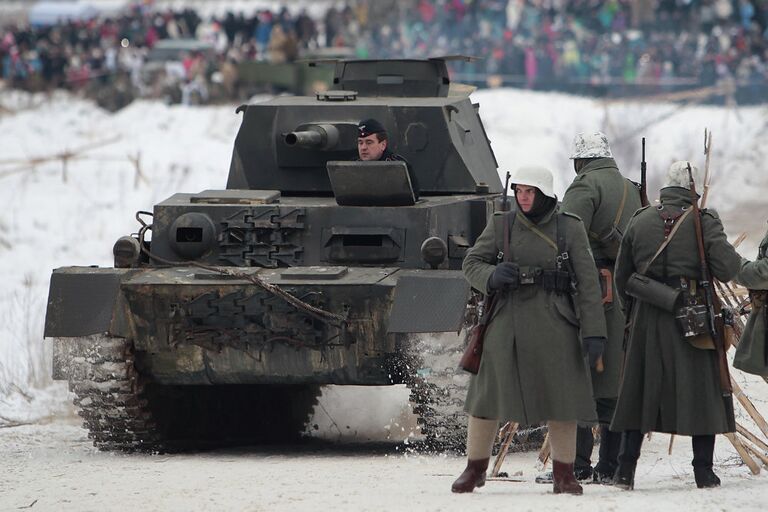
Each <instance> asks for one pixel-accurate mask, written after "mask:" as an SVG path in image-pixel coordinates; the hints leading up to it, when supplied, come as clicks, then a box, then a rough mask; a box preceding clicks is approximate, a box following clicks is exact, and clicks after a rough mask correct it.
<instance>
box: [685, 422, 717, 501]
mask: <svg viewBox="0 0 768 512" xmlns="http://www.w3.org/2000/svg"><path fill="white" fill-rule="evenodd" d="M691 445H692V446H693V461H692V462H691V464H692V465H693V476H694V478H695V479H696V487H698V488H699V489H706V488H710V487H719V486H720V478H718V477H717V475H716V474H715V472H714V471H712V465H713V464H712V456H713V454H714V452H715V436H714V435H705V436H692V437H691Z"/></svg>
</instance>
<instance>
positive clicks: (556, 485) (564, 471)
mask: <svg viewBox="0 0 768 512" xmlns="http://www.w3.org/2000/svg"><path fill="white" fill-rule="evenodd" d="M552 479H553V482H552V491H553V492H554V493H555V494H583V493H584V489H582V488H581V486H580V485H579V482H577V481H576V477H575V476H574V475H573V463H571V462H559V461H556V460H553V461H552Z"/></svg>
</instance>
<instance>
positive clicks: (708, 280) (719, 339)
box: [688, 162, 733, 396]
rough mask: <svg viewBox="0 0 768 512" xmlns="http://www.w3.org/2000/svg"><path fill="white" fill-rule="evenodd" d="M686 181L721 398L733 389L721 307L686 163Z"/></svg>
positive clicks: (694, 192)
mask: <svg viewBox="0 0 768 512" xmlns="http://www.w3.org/2000/svg"><path fill="white" fill-rule="evenodd" d="M688 180H689V183H690V189H691V203H692V208H693V212H692V213H693V222H694V226H695V227H696V242H697V243H698V248H699V266H700V267H701V281H699V286H700V287H701V289H702V290H704V304H705V306H706V308H707V317H708V318H707V323H708V327H709V334H710V336H712V341H713V342H714V344H715V351H716V352H717V362H718V365H717V366H718V370H719V371H718V373H719V374H720V391H721V392H722V394H723V396H731V393H732V392H733V388H731V375H730V372H729V371H728V360H727V359H726V357H725V343H724V342H725V338H724V336H723V330H722V326H723V317H722V305H721V304H720V300H719V299H718V298H717V297H716V296H715V293H714V290H713V287H712V276H711V275H710V271H709V264H708V263H707V254H706V252H705V251H704V231H703V229H702V226H701V210H700V209H699V196H698V194H697V193H696V184H695V183H694V182H693V172H692V171H691V164H690V162H689V163H688ZM718 322H719V323H720V326H718V325H717V323H718Z"/></svg>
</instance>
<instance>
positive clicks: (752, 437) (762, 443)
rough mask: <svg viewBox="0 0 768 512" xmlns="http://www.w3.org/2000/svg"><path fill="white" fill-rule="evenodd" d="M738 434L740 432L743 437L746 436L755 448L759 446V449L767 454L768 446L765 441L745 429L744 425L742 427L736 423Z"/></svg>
mask: <svg viewBox="0 0 768 512" xmlns="http://www.w3.org/2000/svg"><path fill="white" fill-rule="evenodd" d="M736 432H738V433H739V434H741V435H742V436H744V437H746V438H747V439H749V440H750V441H752V442H753V443H754V444H755V446H757V447H759V448H761V449H763V450H765V451H766V452H768V444H767V443H765V441H763V440H762V439H760V438H759V437H757V436H756V435H755V434H753V433H752V432H750V431H749V430H747V429H746V428H745V427H744V425H742V424H740V423H738V422H737V423H736Z"/></svg>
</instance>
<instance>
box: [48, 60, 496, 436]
mask: <svg viewBox="0 0 768 512" xmlns="http://www.w3.org/2000/svg"><path fill="white" fill-rule="evenodd" d="M333 86H334V90H331V91H327V92H324V93H318V94H317V95H315V96H311V97H287V96H286V97H278V98H275V99H272V100H270V101H266V102H264V103H258V104H252V105H243V106H241V107H239V108H238V109H237V112H238V113H240V114H241V115H242V117H243V119H242V124H241V127H240V131H239V133H238V135H237V138H236V140H235V146H234V151H233V155H232V161H231V166H230V170H229V178H228V181H227V186H226V190H206V191H203V192H199V193H178V194H175V195H173V196H171V197H169V198H168V199H166V200H165V201H163V202H161V203H159V204H157V205H155V207H154V211H153V212H152V213H149V212H139V213H137V220H139V221H140V223H141V228H140V229H139V233H138V234H137V235H134V236H125V237H122V238H120V239H119V240H118V241H117V242H116V244H115V246H114V255H115V265H114V267H113V268H97V267H88V266H82V267H66V268H59V269H56V270H55V271H54V272H53V275H52V278H51V285H50V294H49V299H48V309H47V315H46V323H45V335H46V336H47V337H52V338H53V343H54V360H53V374H54V378H55V379H67V380H69V384H70V388H71V390H72V391H73V392H74V393H75V395H76V399H75V402H76V404H77V405H78V407H79V410H80V415H81V416H82V417H83V418H84V420H85V426H86V427H87V428H88V430H89V435H90V437H91V438H92V439H93V441H94V443H95V445H96V446H97V447H99V448H101V449H120V450H134V449H138V450H167V449H173V448H174V447H176V446H204V445H206V444H208V443H213V444H219V443H222V442H225V441H233V442H254V441H257V442H262V441H268V440H273V439H284V438H286V437H290V436H296V435H299V434H301V433H302V432H304V425H305V423H306V421H307V419H308V417H309V415H310V414H311V412H312V410H313V407H314V404H315V403H316V399H317V396H318V394H319V392H320V387H321V386H323V385H327V384H340V385H390V384H407V385H408V386H409V387H410V388H411V391H412V393H411V396H412V400H413V402H414V410H415V412H416V413H417V414H419V416H420V423H421V429H422V433H423V434H424V436H425V439H426V444H427V445H428V446H431V447H434V448H446V447H448V448H454V447H455V448H460V449H463V446H464V444H463V443H464V439H465V435H466V432H465V428H464V423H463V422H464V421H465V420H464V414H463V412H462V410H461V408H462V404H463V400H464V396H465V395H464V388H465V386H466V383H467V377H466V375H463V374H462V373H461V372H460V371H459V370H458V369H457V363H458V360H459V358H460V354H461V351H462V350H463V343H464V340H463V338H462V337H461V336H458V335H457V332H458V331H459V330H460V329H462V327H463V326H464V324H465V313H466V310H467V308H466V306H467V299H468V296H469V287H468V285H467V283H466V281H465V279H464V277H463V275H462V273H461V271H460V268H461V263H462V260H463V258H464V255H465V252H466V250H467V249H468V248H469V247H470V246H471V245H472V244H473V243H474V241H475V239H476V238H477V237H478V236H479V234H480V233H481V232H482V230H483V228H484V227H485V224H486V219H487V217H488V215H489V214H490V213H491V212H492V211H493V208H494V202H495V199H496V198H497V197H498V196H499V193H500V192H501V191H502V188H503V186H502V184H501V181H500V180H499V177H498V174H497V163H496V160H495V157H494V154H493V151H492V150H491V147H490V143H489V141H488V139H487V137H486V133H485V130H484V128H483V124H482V122H481V120H480V117H479V115H478V110H479V106H478V105H477V104H473V103H471V101H470V99H469V94H470V92H471V91H472V88H469V87H466V86H462V85H461V84H452V83H451V81H450V79H449V76H448V71H447V68H446V62H445V59H429V60H391V61H373V60H372V61H363V60H360V61H355V60H352V61H339V62H337V63H336V64H335V73H334V78H333ZM365 118H375V119H377V120H379V121H380V122H381V123H382V124H383V125H384V126H385V127H386V129H387V131H388V134H389V141H390V146H391V147H392V149H393V150H394V151H396V152H398V153H400V154H401V155H403V156H404V157H405V158H406V159H407V160H408V161H409V162H410V164H411V165H412V166H413V169H414V170H415V173H416V176H417V177H418V182H419V183H420V198H419V199H418V200H416V194H414V191H413V188H412V185H411V183H410V178H409V176H408V172H407V169H406V166H405V164H404V163H403V162H358V161H354V160H355V159H356V157H357V151H356V143H357V133H358V131H357V123H358V121H359V120H361V119H365ZM150 233H151V240H148V236H147V235H149V234H150ZM441 332H443V333H452V334H444V335H438V334H420V333H441ZM360 414H361V415H365V414H366V411H360Z"/></svg>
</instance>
